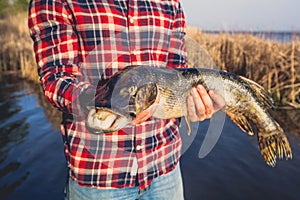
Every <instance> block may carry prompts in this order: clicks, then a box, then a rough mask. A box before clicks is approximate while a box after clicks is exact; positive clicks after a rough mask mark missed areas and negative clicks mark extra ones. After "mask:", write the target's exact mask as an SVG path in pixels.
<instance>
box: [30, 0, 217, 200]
mask: <svg viewBox="0 0 300 200" xmlns="http://www.w3.org/2000/svg"><path fill="white" fill-rule="evenodd" d="M185 26H186V23H185V19H184V14H183V10H182V6H181V4H180V2H179V1H178V0H170V1H159V0H138V1H137V0H118V1H116V0H115V1H62V0H56V1H54V0H44V1H41V0H32V1H31V3H30V9H29V28H30V34H31V37H32V39H33V41H34V51H35V55H36V61H37V64H38V73H39V76H40V83H41V85H42V87H43V90H44V94H45V97H46V98H47V99H48V100H49V101H50V102H51V103H52V104H53V106H55V107H56V108H58V109H59V110H60V111H62V113H63V114H64V120H63V124H62V135H63V138H64V140H65V154H66V158H67V162H68V166H69V175H70V178H69V179H68V186H67V187H66V188H67V189H68V192H67V195H66V199H68V198H70V199H81V200H83V199H89V200H91V199H114V200H116V199H122V200H124V199H161V200H162V199H168V200H171V199H174V200H175V199H176V200H179V199H183V187H182V179H181V173H180V168H179V164H178V163H179V158H180V150H181V139H180V135H179V131H178V125H179V120H178V119H168V120H160V119H156V118H154V117H151V115H152V114H153V112H154V111H155V104H154V105H153V107H150V108H149V110H148V112H147V113H146V114H145V113H144V114H143V115H140V116H137V118H136V119H135V120H134V125H130V126H127V127H125V128H124V129H121V130H120V131H116V132H113V133H109V134H102V135H95V134H92V133H90V132H89V131H88V130H87V129H86V126H85V121H86V118H87V116H86V114H87V112H86V110H85V106H82V105H86V103H87V102H89V101H91V100H93V96H94V95H95V93H96V94H97V93H99V90H101V87H97V83H98V82H99V81H100V82H101V81H102V80H107V79H109V78H110V77H111V76H112V75H113V74H114V73H116V72H117V71H119V70H121V69H123V68H125V67H126V66H128V65H149V66H157V67H158V66H166V67H170V68H184V67H186V57H187V56H186V49H185V44H184V42H185V41H184V36H185ZM157 101H159V98H158V99H157ZM187 101H188V114H189V119H190V120H191V121H201V120H204V119H208V118H210V117H211V116H212V114H213V113H214V112H215V111H217V110H218V109H219V108H220V107H221V105H222V104H221V103H220V104H219V105H215V104H214V103H213V102H219V101H218V95H217V96H216V95H215V96H214V95H212V93H210V92H206V90H205V89H204V88H203V86H201V85H198V86H197V87H195V88H193V89H192V91H191V95H190V96H189V97H188V99H187ZM182 134H184V133H182Z"/></svg>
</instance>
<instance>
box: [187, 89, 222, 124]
mask: <svg viewBox="0 0 300 200" xmlns="http://www.w3.org/2000/svg"><path fill="white" fill-rule="evenodd" d="M224 105H225V100H224V99H223V97H222V96H221V95H219V94H218V93H216V92H214V91H209V92H207V91H206V89H205V88H204V87H203V86H202V85H198V86H197V87H196V88H192V90H191V95H190V96H189V97H188V99H187V106H188V108H187V110H188V115H189V119H190V120H191V121H192V122H195V121H203V120H205V119H209V118H211V116H212V115H213V114H214V113H215V112H217V111H218V110H220V109H221V108H223V107H224Z"/></svg>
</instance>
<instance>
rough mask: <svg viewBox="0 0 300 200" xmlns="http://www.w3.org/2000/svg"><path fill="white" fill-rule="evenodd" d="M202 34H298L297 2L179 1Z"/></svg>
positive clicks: (299, 6) (299, 8)
mask: <svg viewBox="0 0 300 200" xmlns="http://www.w3.org/2000/svg"><path fill="white" fill-rule="evenodd" d="M181 4H182V7H183V9H184V12H185V16H186V20H187V24H188V25H190V26H196V27H198V28H200V29H202V30H227V31H228V30H246V31H251V30H252V31H255V30H259V31H263V30H264V31H300V0H206V1H204V0H181Z"/></svg>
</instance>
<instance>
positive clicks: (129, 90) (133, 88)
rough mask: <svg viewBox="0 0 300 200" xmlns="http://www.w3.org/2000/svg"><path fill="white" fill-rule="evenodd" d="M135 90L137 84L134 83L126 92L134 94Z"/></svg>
mask: <svg viewBox="0 0 300 200" xmlns="http://www.w3.org/2000/svg"><path fill="white" fill-rule="evenodd" d="M136 91H137V86H135V85H133V86H131V87H130V88H128V92H129V94H131V95H134V94H135V93H136Z"/></svg>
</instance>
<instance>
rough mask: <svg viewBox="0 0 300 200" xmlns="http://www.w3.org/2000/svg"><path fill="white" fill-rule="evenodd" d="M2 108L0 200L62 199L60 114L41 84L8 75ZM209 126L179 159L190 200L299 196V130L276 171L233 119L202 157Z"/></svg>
mask: <svg viewBox="0 0 300 200" xmlns="http://www.w3.org/2000/svg"><path fill="white" fill-rule="evenodd" d="M0 109H1V116H0V128H1V131H0V199H11V200H16V199H51V200H53V199H58V200H59V199H63V188H64V184H65V177H66V163H65V157H64V154H63V142H62V138H61V135H60V131H59V128H58V124H59V121H60V114H59V113H58V112H56V111H55V110H54V109H53V108H51V107H50V106H49V104H47V103H46V102H45V99H44V98H43V96H42V95H41V93H40V91H39V87H38V86H34V85H32V84H30V83H28V82H26V81H23V80H19V81H16V80H14V79H13V78H8V77H7V78H5V79H4V80H2V81H1V85H0ZM298 113H299V112H298ZM276 115H281V114H280V113H276ZM295 116H299V115H297V114H296V115H295ZM285 119H286V117H284V118H283V121H284V120H285ZM288 123H289V122H285V126H286V127H291V126H290V124H288ZM208 126H209V121H208V120H206V121H204V122H201V123H200V124H199V128H198V132H197V134H196V135H195V134H194V135H191V136H189V137H187V136H183V141H184V142H185V141H187V140H191V139H192V140H191V141H193V143H192V144H191V146H190V147H189V148H188V149H187V151H186V152H185V153H184V154H183V156H182V158H181V170H182V176H183V181H184V190H185V197H186V199H188V200H198V199H204V200H206V199H208V200H211V199H213V200H214V199H228V200H229V199H230V200H234V199H285V200H296V199H299V198H300V190H299V186H300V173H299V172H300V148H299V146H300V134H299V131H298V130H299V129H296V130H294V129H293V128H290V129H288V130H289V133H287V136H288V139H289V141H290V143H291V147H292V149H293V159H292V160H289V161H285V160H284V161H279V162H277V165H276V167H274V168H272V167H269V166H267V165H266V164H265V162H264V160H263V159H262V157H261V156H260V153H259V151H258V147H257V140H256V137H255V136H253V137H250V136H248V135H247V134H246V133H243V132H242V131H241V130H240V129H239V128H238V127H237V126H236V125H235V124H234V123H232V122H231V121H230V120H229V119H226V122H225V124H224V128H223V130H222V133H221V136H220V139H219V140H218V142H217V143H216V145H215V147H214V148H213V149H212V151H211V152H210V153H209V154H208V155H207V156H206V157H204V158H202V159H200V158H199V157H198V153H199V149H200V147H201V144H202V141H203V139H204V137H205V133H206V131H207V129H208ZM193 138H194V139H193Z"/></svg>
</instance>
